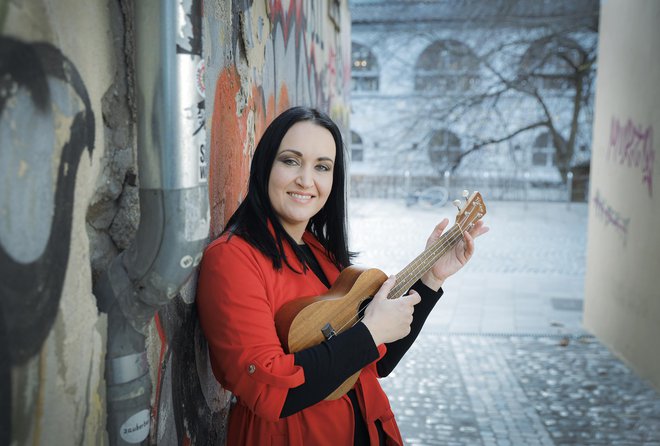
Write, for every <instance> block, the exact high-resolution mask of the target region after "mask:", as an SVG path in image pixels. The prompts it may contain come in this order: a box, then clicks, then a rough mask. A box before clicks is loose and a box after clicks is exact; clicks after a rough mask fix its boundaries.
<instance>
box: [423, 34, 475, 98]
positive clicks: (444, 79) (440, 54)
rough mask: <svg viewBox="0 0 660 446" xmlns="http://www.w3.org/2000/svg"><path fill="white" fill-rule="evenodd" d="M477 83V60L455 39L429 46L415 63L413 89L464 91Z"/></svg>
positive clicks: (467, 48) (468, 49)
mask: <svg viewBox="0 0 660 446" xmlns="http://www.w3.org/2000/svg"><path fill="white" fill-rule="evenodd" d="M478 82H479V59H477V57H476V56H475V55H474V53H473V52H472V50H471V49H470V48H469V47H468V46H466V45H464V44H463V43H461V42H458V41H455V40H441V41H437V42H434V43H432V44H431V45H429V46H428V47H427V48H426V49H425V50H424V51H423V52H422V54H421V55H420V56H419V59H417V63H416V64H415V90H417V91H445V92H449V93H466V92H468V91H469V90H470V89H472V88H474V87H475V86H476V85H477V83H478Z"/></svg>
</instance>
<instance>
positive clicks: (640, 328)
mask: <svg viewBox="0 0 660 446" xmlns="http://www.w3.org/2000/svg"><path fill="white" fill-rule="evenodd" d="M658 24H660V3H658V2H657V1H655V0H639V1H635V2H629V1H625V0H608V1H606V2H603V6H602V11H601V24H600V42H599V43H600V44H599V56H598V57H599V62H598V80H597V90H596V115H595V122H594V138H593V141H594V142H593V157H592V161H591V186H590V208H589V227H588V248H587V273H586V278H585V287H586V289H585V310H584V324H585V326H586V328H587V329H589V330H590V331H592V332H593V333H595V334H596V335H597V336H598V337H599V338H600V340H601V341H603V342H604V343H605V344H606V345H608V346H609V347H610V348H611V349H612V350H613V351H614V352H616V353H617V354H618V355H619V356H621V357H622V358H623V359H624V360H625V361H627V362H628V363H629V364H630V365H631V366H632V368H633V369H634V370H636V371H637V373H638V374H639V375H640V376H641V377H643V378H646V379H648V380H650V382H651V383H652V384H653V385H654V386H655V387H656V388H657V389H660V355H659V354H658V346H657V340H658V338H659V337H660V323H658V321H660V288H659V287H658V283H657V280H658V273H660V233H659V232H658V222H660V191H659V190H658V186H657V184H655V183H656V182H657V180H658V177H659V174H660V163H659V161H660V160H658V159H656V158H657V152H658V138H657V132H658V131H659V130H660V89H658V85H660V64H658V60H657V48H658V45H660V27H659V26H658ZM654 133H655V134H656V137H655V138H654Z"/></svg>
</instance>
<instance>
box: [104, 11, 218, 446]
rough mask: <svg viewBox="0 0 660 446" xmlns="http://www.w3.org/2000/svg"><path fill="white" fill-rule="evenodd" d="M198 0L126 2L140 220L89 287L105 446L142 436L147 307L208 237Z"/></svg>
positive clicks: (171, 288) (187, 269)
mask: <svg viewBox="0 0 660 446" xmlns="http://www.w3.org/2000/svg"><path fill="white" fill-rule="evenodd" d="M201 2H202V0H178V1H176V2H173V1H168V0H140V1H136V2H135V3H134V5H135V29H136V84H137V89H136V90H137V96H138V98H137V99H138V179H139V183H140V225H139V227H138V231H137V235H136V238H135V240H134V241H133V243H132V244H131V246H130V247H129V248H128V249H127V250H126V251H124V252H123V253H121V254H120V255H119V256H118V257H117V258H116V259H115V260H114V261H113V262H112V264H111V266H110V268H108V270H107V271H106V272H105V273H104V274H103V275H102V276H101V278H100V279H99V280H98V281H97V284H96V285H95V288H94V293H95V295H96V296H97V300H98V303H99V308H100V309H101V310H102V311H106V312H107V313H108V334H107V338H108V340H107V353H106V372H105V377H106V386H107V395H106V400H107V430H108V434H109V440H110V444H111V445H134V444H148V442H149V438H148V437H149V430H150V424H151V423H150V421H151V410H150V409H151V389H152V383H151V379H150V375H149V364H148V362H147V352H146V348H145V334H146V331H147V329H148V326H149V323H150V322H151V320H152V318H153V317H154V315H155V313H156V312H157V311H158V310H159V309H160V308H161V307H162V306H163V305H165V304H167V303H168V302H169V301H170V300H171V299H172V298H173V297H174V296H175V295H176V294H177V293H178V292H179V290H180V289H181V287H182V286H183V285H184V284H185V283H186V281H187V280H188V279H189V278H190V276H191V274H192V273H193V271H194V268H195V266H197V264H198V263H199V261H200V260H201V256H202V251H203V249H204V245H205V243H206V240H207V237H208V231H209V204H208V190H207V185H206V173H205V172H206V171H205V167H206V166H205V164H204V156H203V155H204V145H205V144H206V131H205V127H204V123H205V117H204V97H203V90H202V88H203V85H202V83H201V82H202V80H201V75H202V73H203V57H202V45H201V42H202V36H201Z"/></svg>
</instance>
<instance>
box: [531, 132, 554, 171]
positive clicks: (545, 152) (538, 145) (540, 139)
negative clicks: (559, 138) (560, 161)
mask: <svg viewBox="0 0 660 446" xmlns="http://www.w3.org/2000/svg"><path fill="white" fill-rule="evenodd" d="M556 164H557V160H556V156H555V147H554V146H553V145H552V138H551V137H550V133H548V132H545V133H541V134H540V135H539V136H537V137H536V139H535V140H534V145H533V146H532V165H533V166H545V167H553V166H555V165H556Z"/></svg>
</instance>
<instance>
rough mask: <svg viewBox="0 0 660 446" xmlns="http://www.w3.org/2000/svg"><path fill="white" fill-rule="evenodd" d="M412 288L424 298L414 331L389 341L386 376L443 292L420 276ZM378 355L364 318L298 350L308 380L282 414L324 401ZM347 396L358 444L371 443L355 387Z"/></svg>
mask: <svg viewBox="0 0 660 446" xmlns="http://www.w3.org/2000/svg"><path fill="white" fill-rule="evenodd" d="M300 248H302V250H303V253H304V254H305V258H306V260H307V264H308V265H309V267H310V269H311V270H312V272H314V274H315V275H316V276H317V277H318V278H319V279H320V280H321V282H323V283H324V284H325V285H326V286H327V287H328V288H329V287H330V283H329V282H328V279H327V277H325V274H324V273H323V270H322V269H321V266H320V265H319V263H318V260H316V258H315V257H314V254H313V253H312V250H311V249H310V248H309V246H307V245H301V246H300ZM412 289H414V290H415V291H417V292H418V293H419V295H420V296H421V298H422V300H421V302H420V303H418V304H417V305H416V306H415V312H414V313H413V321H412V324H411V325H410V333H409V334H408V335H407V336H406V337H404V338H402V339H399V340H398V341H395V342H392V343H389V344H387V353H386V354H385V356H383V357H382V358H381V359H380V361H378V363H377V364H376V369H377V371H378V375H379V376H380V377H385V376H387V375H389V374H390V372H392V370H394V367H396V365H397V364H398V363H399V361H400V360H401V358H403V355H404V354H405V353H406V352H407V351H408V349H409V348H410V346H411V345H412V343H413V342H414V341H415V339H416V338H417V336H418V335H419V332H420V331H421V330H422V327H423V326H424V322H426V318H427V317H428V315H429V314H430V313H431V310H432V309H433V307H434V306H435V304H436V303H437V302H438V300H439V299H440V297H441V296H442V294H443V291H442V289H440V290H439V291H437V292H436V291H433V290H432V289H430V288H428V287H427V286H426V285H424V284H423V283H422V282H421V281H419V280H418V281H417V282H416V283H415V284H414V285H413V286H412ZM377 358H378V348H377V346H376V344H374V341H373V338H372V337H371V333H369V330H368V329H367V327H366V325H364V324H363V323H362V322H359V323H357V324H355V325H354V326H353V327H351V328H349V329H348V330H346V331H344V332H342V333H340V334H338V335H336V336H333V337H332V338H330V339H329V340H328V341H325V342H322V343H321V344H319V345H316V346H314V347H310V348H307V349H305V350H301V351H299V352H296V353H294V363H295V364H296V365H298V366H301V367H302V368H303V370H304V372H305V382H304V383H303V384H302V385H300V386H298V387H295V388H292V389H289V392H288V393H287V397H286V400H285V401H284V406H283V407H282V412H281V414H280V417H282V418H284V417H287V416H289V415H293V414H294V413H296V412H299V411H301V410H303V409H305V408H307V407H310V406H313V405H314V404H316V403H318V402H319V401H322V400H323V399H325V398H326V397H327V396H328V395H330V393H332V392H333V391H334V390H335V389H336V388H337V387H339V386H340V385H341V384H342V383H343V382H344V381H346V380H347V379H348V378H349V377H350V376H352V375H353V374H354V373H356V372H357V371H358V370H361V369H362V368H364V367H366V366H367V365H368V364H370V363H371V362H373V361H375V360H376V359H377ZM347 396H348V397H349V398H350V399H351V403H352V404H353V413H354V415H355V435H354V444H355V445H368V444H369V435H368V431H367V427H366V423H365V421H364V418H363V417H362V413H361V411H360V408H359V405H358V401H357V396H356V394H355V390H353V389H351V390H350V391H349V392H348V394H347ZM376 426H377V428H378V434H379V437H380V443H381V444H384V440H385V435H384V433H383V429H382V427H381V426H380V423H377V424H376Z"/></svg>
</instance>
